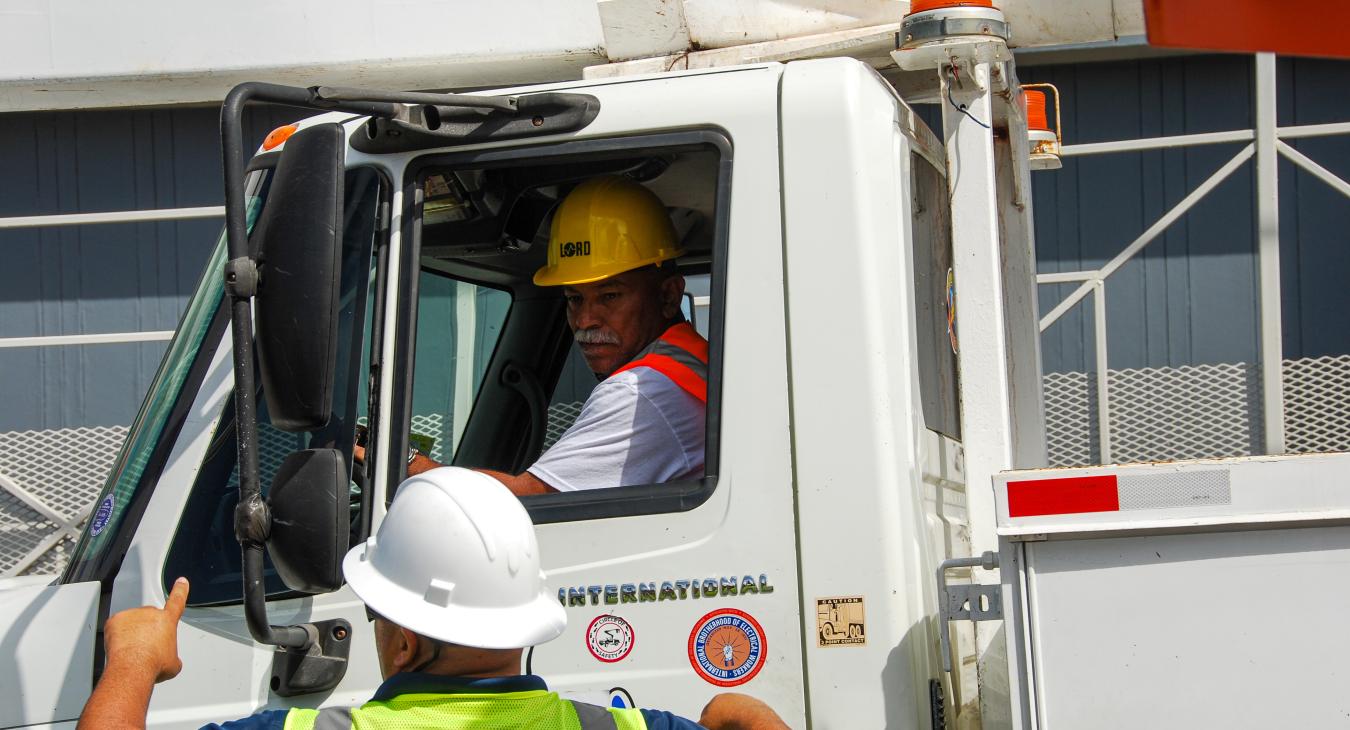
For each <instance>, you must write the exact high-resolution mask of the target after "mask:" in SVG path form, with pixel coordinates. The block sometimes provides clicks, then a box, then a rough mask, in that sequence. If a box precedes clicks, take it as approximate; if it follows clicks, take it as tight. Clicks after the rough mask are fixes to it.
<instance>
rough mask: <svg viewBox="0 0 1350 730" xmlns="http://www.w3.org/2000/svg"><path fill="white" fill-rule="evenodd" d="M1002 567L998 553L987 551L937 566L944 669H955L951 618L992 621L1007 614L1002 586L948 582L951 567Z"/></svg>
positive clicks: (946, 561) (940, 634)
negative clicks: (953, 667)
mask: <svg viewBox="0 0 1350 730" xmlns="http://www.w3.org/2000/svg"><path fill="white" fill-rule="evenodd" d="M977 567H978V568H984V569H985V570H994V569H996V568H998V553H995V552H992V551H985V553H984V554H983V555H981V556H979V557H978V558H951V559H950V560H944V561H942V563H941V564H940V565H938V569H937V585H938V601H940V602H941V605H939V606H938V635H939V636H940V637H941V640H942V669H943V671H945V672H951V671H952V634H951V627H950V626H949V625H948V622H950V621H957V620H960V619H967V620H970V621H988V620H990V619H1001V618H1003V594H1002V593H1001V592H1000V589H1001V588H1002V586H1000V585H998V584H993V585H985V584H981V583H957V584H956V585H947V571H949V570H951V569H952V568H977Z"/></svg>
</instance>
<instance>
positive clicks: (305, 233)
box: [252, 124, 347, 433]
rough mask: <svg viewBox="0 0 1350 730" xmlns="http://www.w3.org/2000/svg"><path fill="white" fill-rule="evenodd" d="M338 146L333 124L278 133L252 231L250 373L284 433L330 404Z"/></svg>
mask: <svg viewBox="0 0 1350 730" xmlns="http://www.w3.org/2000/svg"><path fill="white" fill-rule="evenodd" d="M346 147H347V140H346V135H345V133H344V132H343V129H342V127H341V126H340V125H337V124H319V125H316V126H313V127H309V128H307V129H304V130H301V131H299V132H297V133H295V134H294V135H293V136H291V138H290V139H288V140H286V146H285V147H283V148H282V151H281V159H280V160H279V161H278V162H277V168H276V172H275V173H274V174H273V179H272V184H271V185H272V187H271V192H270V194H269V195H268V200H267V204H266V205H265V206H264V208H263V210H262V214H261V217H260V218H259V219H258V223H257V226H256V227H255V229H254V232H253V236H252V240H253V243H255V244H256V250H257V252H258V253H257V258H258V282H259V283H258V291H257V294H256V296H255V299H254V301H255V312H256V313H255V323H256V325H255V326H256V336H255V347H256V349H257V353H258V372H259V374H260V375H261V376H262V384H263V393H264V395H265V396H266V398H267V409H268V413H269V414H270V416H271V419H272V425H273V426H274V427H276V428H279V429H281V430H283V431H290V432H292V433H295V432H301V431H313V430H316V429H319V428H322V427H323V426H325V425H326V424H327V423H328V419H329V416H330V412H331V410H332V402H333V382H334V379H335V372H336V360H337V335H338V332H337V325H338V289H339V276H340V272H341V262H342V231H343V220H342V215H343V195H344V191H343V182H344V160H345V156H346Z"/></svg>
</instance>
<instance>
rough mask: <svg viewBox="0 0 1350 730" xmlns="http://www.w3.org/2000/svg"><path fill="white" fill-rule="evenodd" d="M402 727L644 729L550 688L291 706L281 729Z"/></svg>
mask: <svg viewBox="0 0 1350 730" xmlns="http://www.w3.org/2000/svg"><path fill="white" fill-rule="evenodd" d="M354 726H356V727H359V728H360V730H382V729H383V728H389V729H390V730H402V729H403V728H408V727H411V726H418V727H442V728H449V729H450V730H454V729H455V728H464V729H465V730H468V729H469V728H473V730H507V729H508V728H517V727H525V726H528V727H531V728H538V730H646V728H647V721H646V720H645V719H644V718H643V717H642V711H641V710H630V709H618V708H614V707H601V706H599V705H591V704H586V703H584V702H573V701H571V700H564V699H562V698H560V697H558V695H556V694H554V693H553V692H550V691H548V690H532V691H528V692H502V693H495V694H460V695H400V696H398V697H395V698H393V699H391V700H387V701H381V702H367V703H366V704H364V705H362V706H360V707H355V708H353V707H325V708H323V709H322V710H308V709H300V708H296V709H292V710H291V711H290V712H288V713H286V725H285V730H352V728H353V727H354Z"/></svg>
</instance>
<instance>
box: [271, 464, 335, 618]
mask: <svg viewBox="0 0 1350 730" xmlns="http://www.w3.org/2000/svg"><path fill="white" fill-rule="evenodd" d="M267 501H268V506H269V507H270V508H271V512H272V528H271V531H270V533H269V534H268V537H267V551H268V553H269V554H270V555H271V556H272V565H274V566H276V569H277V574H278V575H280V576H281V580H282V581H283V582H285V583H286V585H287V586H288V587H289V588H291V589H292V590H297V591H303V592H305V593H324V592H327V591H334V590H337V589H338V588H340V587H341V586H342V558H343V556H345V555H346V554H347V548H348V542H349V541H350V531H349V525H348V520H349V517H348V514H349V513H348V505H349V501H350V497H349V496H348V491H347V463H346V460H345V459H344V458H343V456H342V452H340V451H338V450H337V449H308V450H306V451H297V452H295V453H293V454H291V455H290V456H288V457H286V461H284V462H282V464H281V468H279V469H277V474H276V477H275V478H274V479H273V480H272V491H271V493H270V494H269V496H268V498H267Z"/></svg>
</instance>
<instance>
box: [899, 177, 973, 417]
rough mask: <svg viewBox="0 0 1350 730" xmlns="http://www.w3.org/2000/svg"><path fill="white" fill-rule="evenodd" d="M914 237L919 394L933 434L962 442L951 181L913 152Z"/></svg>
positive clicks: (911, 224)
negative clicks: (950, 197) (948, 189)
mask: <svg viewBox="0 0 1350 730" xmlns="http://www.w3.org/2000/svg"><path fill="white" fill-rule="evenodd" d="M909 169H910V179H911V186H910V187H911V188H912V190H913V193H912V194H913V199H912V204H911V211H912V220H911V221H910V231H911V233H912V235H913V237H914V312H915V319H916V321H915V327H916V331H917V332H918V340H919V391H920V393H919V395H920V398H922V400H923V421H924V425H925V426H927V427H928V428H929V429H930V430H933V431H937V432H938V433H941V434H944V435H946V436H949V437H951V438H953V439H956V440H958V441H959V440H960V439H961V401H960V395H959V394H960V374H959V373H958V372H957V367H956V352H957V348H958V347H960V340H959V338H958V337H957V334H958V333H957V331H956V322H955V319H954V316H955V310H954V308H953V307H954V298H955V287H956V282H955V281H953V280H952V274H951V272H952V218H951V208H950V201H949V199H948V196H947V181H946V180H945V179H944V178H943V174H942V172H941V171H939V170H938V169H937V168H936V167H933V164H932V163H931V162H929V161H928V159H927V158H925V157H923V156H922V155H919V154H918V153H910V160H909Z"/></svg>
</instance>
